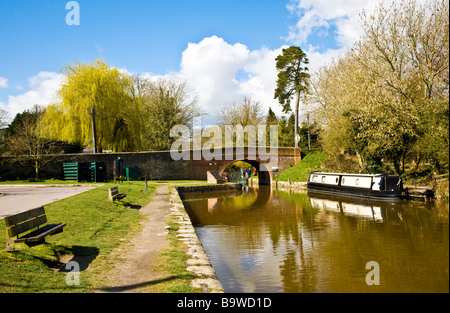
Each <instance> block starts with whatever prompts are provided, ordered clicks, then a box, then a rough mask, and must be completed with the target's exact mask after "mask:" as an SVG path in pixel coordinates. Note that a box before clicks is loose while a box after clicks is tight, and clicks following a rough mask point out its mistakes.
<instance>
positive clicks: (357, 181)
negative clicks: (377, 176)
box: [355, 178, 359, 186]
mask: <svg viewBox="0 0 450 313" xmlns="http://www.w3.org/2000/svg"><path fill="white" fill-rule="evenodd" d="M355 183H356V186H358V185H359V178H357V179H356V182H355Z"/></svg>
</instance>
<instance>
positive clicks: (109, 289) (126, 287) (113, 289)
mask: <svg viewBox="0 0 450 313" xmlns="http://www.w3.org/2000/svg"><path fill="white" fill-rule="evenodd" d="M185 278H192V275H171V276H168V277H165V278H159V279H155V280H151V281H146V282H142V283H136V284H131V285H124V286H114V287H100V288H95V290H97V291H103V292H123V291H129V290H133V289H137V288H142V287H147V286H152V285H157V284H161V283H165V282H168V281H171V280H174V279H185Z"/></svg>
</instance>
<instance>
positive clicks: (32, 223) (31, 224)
mask: <svg viewBox="0 0 450 313" xmlns="http://www.w3.org/2000/svg"><path fill="white" fill-rule="evenodd" d="M45 223H47V215H41V216H38V217H36V218H33V219H31V220H28V221H26V222H24V223H21V224H16V225H13V226H10V227H8V228H7V232H8V236H9V237H14V236H18V235H20V234H22V233H24V232H26V231H28V230H31V229H33V228H36V227H38V226H40V225H42V224H45Z"/></svg>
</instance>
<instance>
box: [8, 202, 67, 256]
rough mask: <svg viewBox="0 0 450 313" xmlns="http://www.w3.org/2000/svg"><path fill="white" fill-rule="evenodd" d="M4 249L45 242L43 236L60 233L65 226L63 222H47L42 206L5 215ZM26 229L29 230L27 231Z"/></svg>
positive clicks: (17, 248)
mask: <svg viewBox="0 0 450 313" xmlns="http://www.w3.org/2000/svg"><path fill="white" fill-rule="evenodd" d="M5 223H6V234H7V236H8V239H7V241H6V251H14V250H20V249H22V248H25V247H32V246H36V245H39V244H42V243H44V242H45V237H47V236H49V235H55V234H58V233H61V232H62V231H63V228H64V227H65V226H66V224H65V223H60V224H48V225H45V226H43V227H41V226H42V225H43V224H45V223H47V215H45V210H44V207H40V208H36V209H32V210H29V211H26V212H22V213H18V214H14V215H10V216H7V217H5ZM28 231H31V232H29V233H28Z"/></svg>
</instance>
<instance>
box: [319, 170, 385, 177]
mask: <svg viewBox="0 0 450 313" xmlns="http://www.w3.org/2000/svg"><path fill="white" fill-rule="evenodd" d="M313 174H316V175H344V176H366V177H379V176H389V175H388V174H384V173H381V174H349V173H329V172H317V171H314V172H311V175H313Z"/></svg>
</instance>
